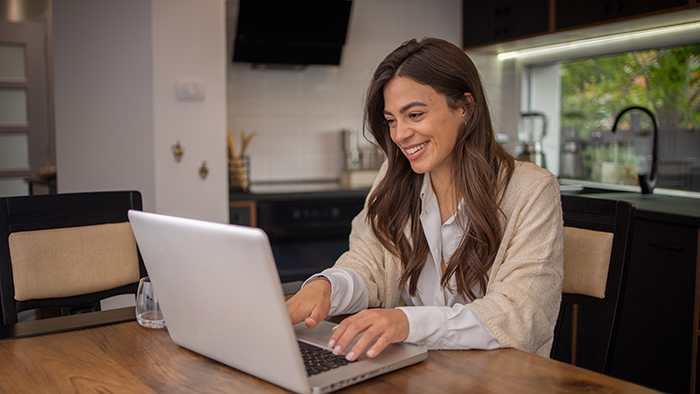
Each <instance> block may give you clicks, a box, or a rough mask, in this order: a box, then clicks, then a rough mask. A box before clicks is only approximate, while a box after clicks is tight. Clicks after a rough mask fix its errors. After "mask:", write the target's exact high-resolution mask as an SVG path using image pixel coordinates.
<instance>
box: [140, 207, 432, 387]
mask: <svg viewBox="0 0 700 394" xmlns="http://www.w3.org/2000/svg"><path fill="white" fill-rule="evenodd" d="M129 221H130V222H131V226H132V228H133V231H134V235H135V237H136V241H137V243H138V246H139V249H140V252H141V256H142V257H143V260H144V264H145V266H146V269H147V270H148V274H149V276H150V278H151V282H152V283H153V286H154V289H155V291H156V294H157V296H158V301H159V303H160V305H161V309H162V311H163V316H164V318H165V321H166V324H167V327H168V332H169V334H170V337H171V338H172V340H173V342H175V343H177V344H178V345H180V346H182V347H185V348H188V349H190V350H192V351H194V352H197V353H200V354H202V355H205V356H207V357H209V358H212V359H214V360H217V361H219V362H221V363H223V364H226V365H229V366H231V367H233V368H236V369H238V370H240V371H243V372H246V373H248V374H250V375H253V376H256V377H258V378H260V379H263V380H266V381H268V382H270V383H273V384H276V385H278V386H281V387H284V388H286V389H288V390H291V391H295V392H298V393H308V392H314V393H327V392H330V391H334V390H337V389H340V388H342V387H345V386H348V385H350V384H354V383H357V382H360V381H363V380H366V379H370V378H372V377H374V376H376V375H379V374H381V373H386V372H390V371H393V370H395V369H399V368H403V367H405V366H407V365H411V364H414V363H417V362H419V361H421V360H423V359H425V358H426V357H427V351H426V349H425V348H424V347H418V346H414V345H410V344H393V345H390V346H389V347H387V348H386V349H385V350H384V351H383V352H382V353H381V354H380V355H379V356H377V357H375V358H372V359H370V358H368V357H367V356H366V355H361V356H360V357H359V359H358V361H357V362H354V363H351V364H350V365H346V366H343V367H340V368H337V369H333V370H331V371H328V372H324V373H321V374H318V375H313V376H312V377H310V378H309V377H307V374H306V369H305V367H304V364H303V361H302V358H301V355H300V351H299V347H298V344H297V339H300V340H302V341H305V342H307V343H312V344H316V345H318V346H319V347H325V346H326V345H327V344H328V340H329V338H330V336H331V335H332V327H333V326H334V324H333V323H330V322H327V321H324V322H322V324H319V327H317V328H315V329H313V330H310V329H307V328H306V327H305V326H304V324H303V323H300V324H297V325H296V326H292V325H291V324H290V320H289V313H288V311H287V307H286V305H285V298H284V294H283V292H282V284H281V283H280V279H279V275H278V273H277V269H276V265H275V262H274V258H273V255H272V249H271V247H270V243H269V241H268V239H267V235H266V234H265V232H264V231H262V230H260V229H258V228H253V227H243V226H237V225H229V224H221V223H212V222H205V221H200V220H194V219H184V218H177V217H172V216H166V215H159V214H154V213H147V212H141V211H133V210H132V211H129Z"/></svg>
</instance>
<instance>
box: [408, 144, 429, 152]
mask: <svg viewBox="0 0 700 394" xmlns="http://www.w3.org/2000/svg"><path fill="white" fill-rule="evenodd" d="M425 144H427V142H424V143H422V144H420V145H418V146H415V147H413V148H411V149H406V153H408V154H409V155H412V154H414V153H416V152H418V151H419V150H421V149H423V147H424V146H425Z"/></svg>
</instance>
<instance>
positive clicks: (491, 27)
mask: <svg viewBox="0 0 700 394" xmlns="http://www.w3.org/2000/svg"><path fill="white" fill-rule="evenodd" d="M462 11H463V30H462V32H463V39H462V46H463V47H464V48H468V47H474V46H478V45H484V44H489V43H494V42H498V41H505V40H512V39H515V38H520V37H527V36H532V35H536V34H542V33H547V32H548V31H549V0H496V1H482V0H464V1H463V8H462Z"/></svg>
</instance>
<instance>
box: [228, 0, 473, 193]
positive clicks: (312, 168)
mask: <svg viewBox="0 0 700 394" xmlns="http://www.w3.org/2000/svg"><path fill="white" fill-rule="evenodd" d="M461 3H462V2H461V1H459V0H438V1H431V0H355V1H353V9H352V14H351V17H350V26H349V29H348V36H347V41H346V44H345V47H344V48H343V55H342V59H341V64H340V66H309V67H307V68H306V69H304V70H301V71H299V70H296V71H295V70H259V69H252V68H251V65H250V64H246V63H232V62H230V60H229V63H228V86H227V87H228V125H229V126H230V127H231V129H232V131H233V132H234V134H235V135H236V138H237V143H238V144H239V146H240V140H239V139H238V138H240V135H239V133H240V132H241V130H245V131H246V132H247V133H251V132H256V133H257V136H256V137H255V138H254V139H253V140H252V141H251V144H250V146H249V149H248V153H249V155H250V160H251V181H252V182H266V181H290V180H318V179H337V178H338V177H339V176H340V172H341V171H342V164H343V163H342V162H343V158H342V150H341V149H342V145H341V138H340V132H341V130H342V129H356V130H362V113H363V101H364V94H365V89H366V88H367V85H368V83H369V80H370V78H371V76H372V72H373V71H374V69H375V67H376V66H377V65H378V64H379V62H380V61H381V60H382V59H383V58H384V57H385V56H386V55H387V54H388V53H389V52H391V51H392V50H393V49H395V48H396V47H398V46H399V45H400V44H401V43H402V42H404V41H406V40H408V39H410V38H423V37H427V36H432V37H438V38H442V39H445V40H447V41H450V42H453V43H455V44H456V45H458V46H461V30H462V28H461ZM227 9H228V12H229V25H228V41H227V44H228V45H229V46H232V41H233V37H235V22H236V20H237V18H236V14H237V9H238V1H236V0H229V2H228V5H227ZM229 50H230V48H229ZM228 59H231V56H230V54H229V57H228Z"/></svg>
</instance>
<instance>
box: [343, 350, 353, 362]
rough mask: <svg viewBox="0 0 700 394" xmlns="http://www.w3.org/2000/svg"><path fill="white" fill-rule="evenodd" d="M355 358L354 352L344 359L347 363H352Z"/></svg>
mask: <svg viewBox="0 0 700 394" xmlns="http://www.w3.org/2000/svg"><path fill="white" fill-rule="evenodd" d="M354 358H355V352H350V353H348V355H347V356H345V359H346V360H348V361H352V360H353V359H354Z"/></svg>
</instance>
